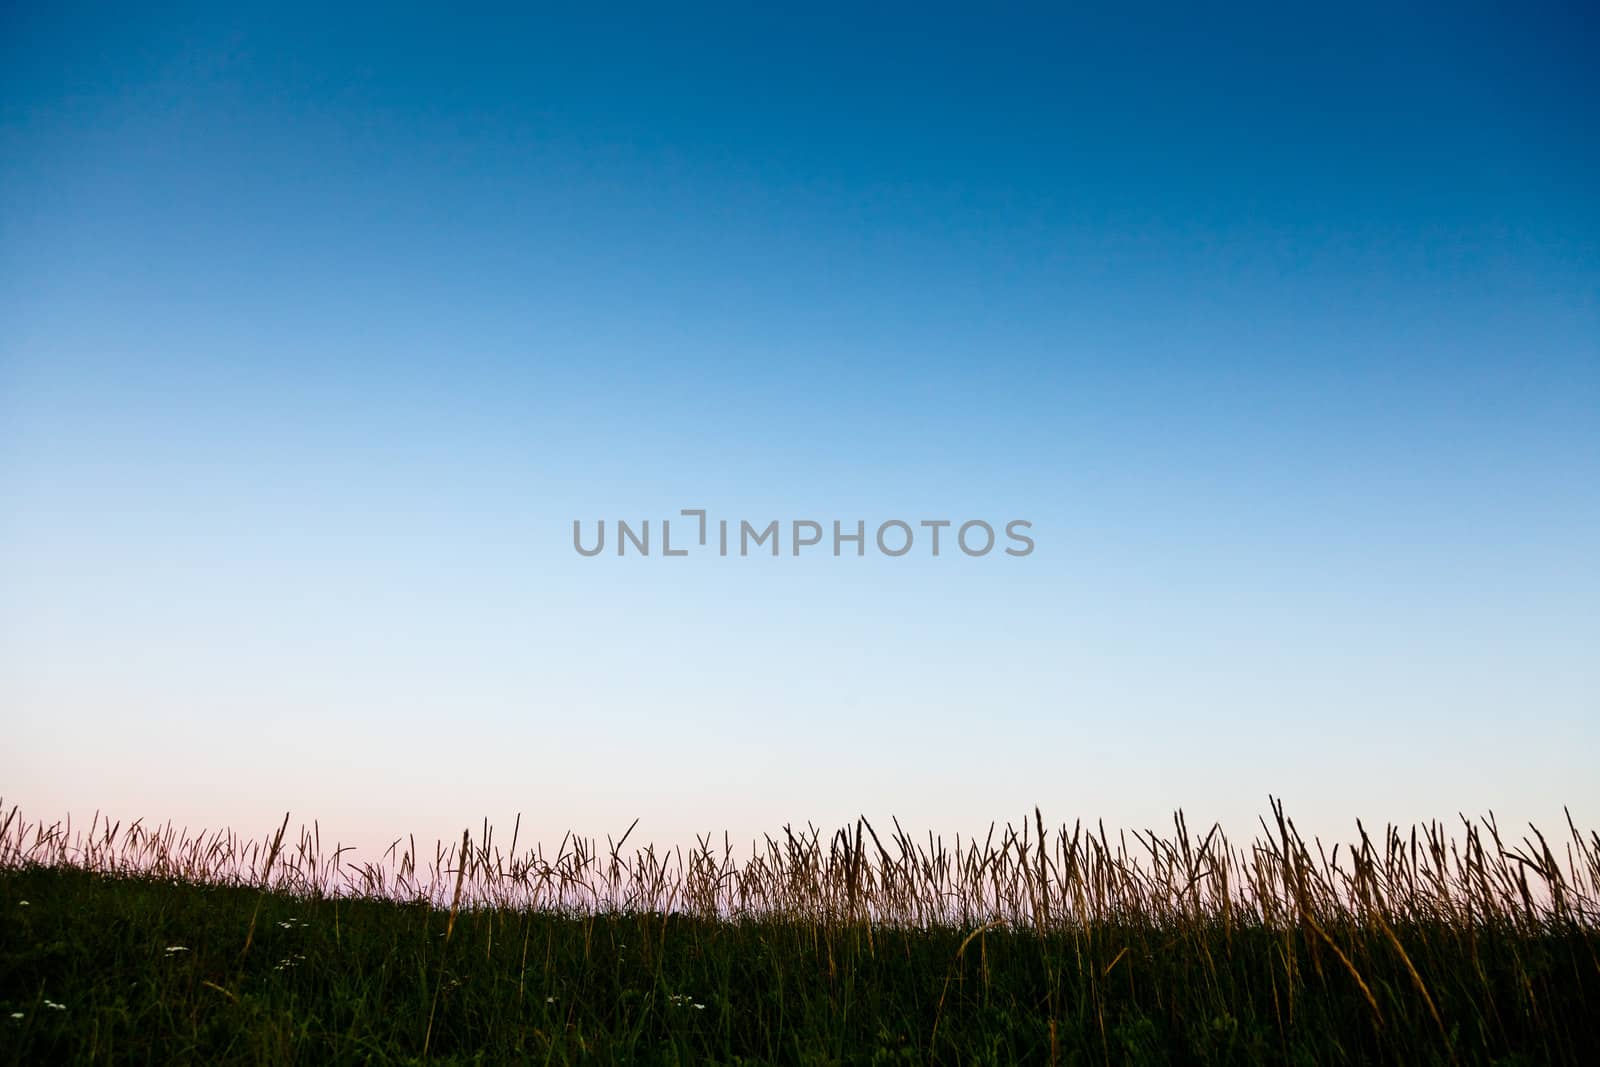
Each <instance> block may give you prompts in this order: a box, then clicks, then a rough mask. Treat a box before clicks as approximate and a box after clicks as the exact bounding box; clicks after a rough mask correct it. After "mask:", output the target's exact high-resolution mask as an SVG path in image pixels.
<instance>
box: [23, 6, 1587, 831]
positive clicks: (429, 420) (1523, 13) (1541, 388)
mask: <svg viewBox="0 0 1600 1067" xmlns="http://www.w3.org/2000/svg"><path fill="white" fill-rule="evenodd" d="M678 15H679V16H682V13H681V12H679V13H678ZM1596 44H1597V33H1596V27H1595V15H1594V13H1593V11H1592V10H1584V9H1583V8H1581V7H1580V6H1578V5H1574V6H1573V7H1572V8H1571V9H1570V10H1564V9H1560V8H1539V9H1527V10H1522V9H1512V8H1510V7H1503V8H1500V9H1485V8H1478V7H1475V6H1474V7H1471V8H1463V7H1462V6H1459V5H1449V6H1443V7H1441V8H1439V9H1438V11H1436V12H1434V13H1431V14H1403V13H1395V12H1393V11H1391V10H1388V7H1387V5H1384V6H1377V7H1372V8H1347V7H1344V6H1339V7H1336V8H1328V9H1325V10H1321V11H1315V12H1305V11H1298V12H1296V11H1289V10H1287V9H1284V8H1281V7H1280V6H1271V7H1265V8H1262V9H1260V10H1256V11H1248V12H1246V11H1243V10H1242V9H1241V10H1240V12H1239V13H1238V14H1237V16H1236V17H1234V18H1232V19H1230V20H1222V21H1219V19H1218V18H1217V16H1216V15H1215V14H1214V13H1203V12H1188V11H1185V10H1181V9H1179V10H1161V9H1159V8H1151V9H1145V10H1142V11H1140V12H1139V13H1138V14H1136V15H1129V16H1127V17H1112V16H1110V15H1099V14H1084V15H1081V16H1075V17H1072V18H1070V19H1065V18H1059V17H1055V18H1047V17H1044V16H1041V15H1039V14H1028V13H1016V12H1012V13H1008V14H1004V15H1001V14H990V15H981V16H980V15H976V14H965V15H962V14H957V13H954V12H949V11H937V10H930V9H928V8H926V7H923V6H919V7H910V6H907V7H903V8H898V9H894V10H892V11H887V12H886V13H885V14H883V15H882V16H881V17H873V18H867V17H864V16H862V15H860V14H858V13H850V12H847V11H839V12H835V13H832V14H826V15H824V14H815V15H810V16H805V17H798V16H794V17H782V18H779V17H773V18H763V17H760V16H758V15H755V14H752V13H751V12H750V11H748V10H744V9H730V10H725V11H714V10H713V9H709V8H708V9H701V14H700V15H699V16H698V17H696V18H694V19H689V18H687V17H673V16H666V15H662V14H660V13H657V14H656V15H653V16H650V17H637V18H621V17H617V18H612V19H607V20H593V21H591V20H586V19H583V18H579V17H575V16H571V15H564V16H561V17H554V16H552V17H541V18H527V19H521V20H513V21H507V20H503V19H490V18H478V19H463V20H450V21H446V20H444V19H443V18H442V16H439V15H437V14H434V13H409V12H402V13H399V14H396V13H394V12H393V11H390V10H388V9H382V10H380V9H376V8H374V9H373V10H371V11H369V12H366V13H359V14H349V15H337V16H334V15H329V14H328V13H327V12H324V11H322V10H320V9H318V8H303V9H291V8H289V7H287V6H284V5H274V6H272V7H271V8H269V9H266V10H263V11H261V12H258V13H255V14H249V13H246V14H225V13H220V12H217V11H213V10H210V9H209V7H202V8H197V9H195V10H193V11H190V12H188V13H182V12H175V11H174V9H163V14H162V15H161V16H160V18H159V19H154V20H152V17H151V16H149V15H144V16H136V15H134V14H132V13H127V12H115V11H109V10H104V9H73V8H70V7H66V6H62V7H56V6H51V7H50V8H49V9H44V8H42V7H40V8H39V9H37V10H18V9H15V8H13V9H11V10H9V11H8V12H6V13H5V14H4V15H0V499H3V500H4V504H3V507H0V709H3V716H4V743H3V746H0V796H3V797H4V800H5V802H6V804H8V805H9V804H12V803H18V804H21V805H22V806H23V809H24V811H25V812H26V813H27V814H29V815H30V816H31V817H41V816H43V817H48V818H54V817H57V816H59V815H63V814H66V813H67V812H69V811H70V812H73V813H76V814H78V815H79V816H80V817H81V816H84V815H87V814H88V813H89V812H91V811H93V810H95V809H96V808H99V809H101V810H108V811H111V812H114V813H115V814H117V815H119V816H123V817H133V816H138V815H143V816H146V817H149V818H156V819H167V818H171V819H174V820H177V821H179V822H186V823H188V824H190V825H218V824H232V825H234V826H236V827H238V828H239V829H241V830H245V831H247V832H259V831H264V830H266V829H269V828H270V827H272V826H275V825H276V823H277V821H278V819H280V818H281V816H282V812H283V811H284V810H286V809H292V810H293V812H294V813H295V816H296V820H297V821H298V820H300V819H304V820H308V821H309V820H310V819H312V818H316V819H320V820H321V824H322V826H323V828H324V835H325V837H334V836H341V837H342V838H343V839H344V840H358V841H363V842H369V843H370V842H376V841H380V840H381V841H383V842H387V841H388V840H389V839H391V838H393V837H395V836H398V835H399V834H402V833H406V832H413V831H414V832H416V833H417V834H418V835H419V836H424V835H430V836H431V835H433V834H438V835H440V836H444V837H449V836H451V835H452V834H454V833H458V832H459V828H460V827H462V826H464V825H473V826H476V825H477V824H478V822H479V821H480V820H481V819H482V818H484V817H488V818H489V819H490V820H491V821H493V822H495V823H497V824H501V825H503V826H505V827H506V828H507V829H509V823H510V822H511V820H512V818H513V816H514V814H515V813H516V812H519V811H520V812H522V813H524V822H523V827H524V829H523V833H524V837H525V838H526V837H527V836H528V834H529V833H530V830H531V832H532V833H533V834H534V835H536V836H540V837H544V838H546V839H548V840H552V841H553V840H554V839H556V838H558V837H559V836H560V833H561V832H562V831H563V830H565V829H567V828H569V827H571V828H575V829H577V830H579V831H581V832H584V833H587V834H601V835H603V834H605V833H607V832H612V833H616V832H620V830H621V829H623V828H625V827H626V826H627V824H628V823H629V822H630V821H631V820H632V819H633V818H634V817H635V816H642V818H643V821H642V822H641V824H640V827H641V828H640V831H639V833H640V834H641V835H643V836H644V837H647V838H652V839H655V840H658V841H663V842H669V841H678V840H683V839H684V838H686V837H687V836H688V835H690V834H692V833H694V832H706V831H711V832H715V833H717V834H718V835H719V836H720V833H721V831H722V830H724V829H728V830H731V831H732V832H733V833H734V835H735V838H736V839H738V838H739V837H741V836H744V837H748V835H750V834H752V833H755V832H758V831H762V830H775V829H777V828H779V827H781V825H782V824H783V823H784V822H789V821H794V822H799V823H803V822H805V821H806V820H812V821H815V822H817V823H819V824H821V825H824V826H831V825H836V824H838V823H841V822H843V821H845V820H849V819H853V818H854V816H855V815H856V814H858V813H862V812H864V813H866V814H867V815H869V816H870V817H874V818H878V819H882V820H885V821H886V820H887V818H888V816H889V815H890V814H894V815H897V816H898V817H899V818H900V820H901V821H902V823H904V824H906V825H907V826H908V827H917V828H933V829H937V830H944V831H947V832H954V831H957V830H962V831H967V830H971V829H973V828H974V827H978V828H981V827H984V826H986V825H987V824H988V822H989V820H991V819H996V818H998V819H1001V820H1005V819H1008V818H1009V819H1015V818H1017V817H1019V816H1021V815H1022V814H1023V813H1024V812H1026V811H1029V810H1031V808H1032V806H1033V805H1034V804H1038V805H1040V806H1041V807H1042V808H1043V809H1044V811H1045V814H1046V817H1047V818H1049V819H1065V820H1069V821H1070V820H1072V819H1075V818H1078V817H1080V816H1082V817H1085V818H1097V817H1104V818H1105V820H1106V821H1107V823H1108V824H1109V825H1112V826H1145V825H1156V826H1161V825H1164V824H1165V823H1166V822H1167V820H1168V817H1169V814H1170V812H1171V811H1172V809H1174V808H1176V807H1178V806H1180V805H1181V806H1183V807H1184V808H1185V809H1186V810H1187V811H1188V813H1189V816H1190V820H1191V822H1192V823H1194V822H1209V821H1210V820H1213V819H1222V820H1224V821H1225V822H1226V823H1227V824H1228V825H1230V826H1238V827H1240V828H1242V829H1245V830H1248V829H1249V828H1250V826H1251V825H1252V821H1253V818H1254V816H1255V815H1256V814H1257V813H1261V812H1264V811H1265V809H1266V797H1267V795H1268V794H1269V793H1272V794H1276V795H1279V796H1282V797H1284V798H1285V799H1286V800H1287V802H1288V805H1289V809H1290V811H1291V813H1294V814H1298V816H1299V818H1300V821H1301V823H1302V825H1309V826H1311V827H1313V828H1325V827H1327V828H1333V829H1336V830H1340V831H1344V830H1348V829H1349V828H1350V827H1352V826H1353V820H1354V818H1355V817H1357V816H1360V817H1362V818H1364V819H1366V820H1369V822H1376V823H1379V824H1381V823H1383V822H1385V821H1387V820H1395V821H1404V822H1409V821H1411V820H1413V819H1427V818H1434V817H1440V818H1449V817H1453V816H1454V814H1455V813H1456V812H1458V811H1462V812H1466V813H1468V814H1469V815H1470V814H1479V813H1482V812H1484V811H1486V810H1488V809H1490V808H1493V809H1495V810H1496V811H1497V812H1499V813H1500V814H1501V816H1502V818H1503V819H1504V818H1507V817H1510V818H1518V817H1534V818H1538V819H1539V820H1541V822H1551V821H1555V820H1559V818H1560V807H1561V805H1563V804H1568V805H1571V806H1572V809H1573V814H1574V816H1575V817H1577V818H1578V820H1579V822H1580V823H1582V824H1586V825H1589V826H1591V827H1592V826H1594V825H1595V824H1596V823H1600V784H1597V778H1596V776H1594V775H1593V774H1592V767H1593V763H1594V758H1595V753H1596V752H1597V751H1600V654H1597V651H1596V650H1600V566H1597V563H1596V560H1597V549H1600V195H1597V192H1596V190H1600V138H1596V136H1595V131H1596V130H1597V129H1600V91H1597V79H1596V76H1595V75H1594V73H1593V66H1592V64H1593V56H1594V53H1595V48H1596ZM685 507H705V508H709V509H711V511H712V514H713V516H714V517H718V516H720V517H728V518H732V519H735V520H737V519H740V518H747V519H750V520H752V521H757V520H759V521H760V522H763V523H764V522H765V521H767V520H770V519H774V518H776V519H781V520H785V521H787V520H790V519H796V518H813V519H818V520H822V521H824V522H827V521H831V520H833V519H841V520H845V521H847V522H850V521H853V520H855V519H857V518H860V519H865V520H868V522H869V523H876V522H879V521H882V520H884V519H889V518H903V519H906V520H910V521H913V522H914V521H916V520H919V519H923V518H950V519H954V520H956V521H958V522H959V521H961V520H965V519H971V518H982V519H987V520H989V521H991V522H994V523H996V524H997V525H998V524H1000V523H1003V522H1005V521H1006V520H1009V519H1012V518H1025V519H1028V520H1031V521H1032V522H1033V524H1034V535H1035V539H1036V541H1037V544H1038V548H1037V550H1036V551H1035V553H1034V554H1033V555H1032V556H1030V557H1028V558H1026V559H1010V558H1005V557H989V558H984V559H966V558H964V557H961V556H960V555H959V554H950V555H946V556H943V557H941V558H940V559H937V560H934V559H930V558H926V557H924V556H923V555H922V554H921V553H920V552H917V553H913V554H912V555H911V556H908V557H906V558H904V559H898V560H896V559H885V558H882V557H873V556H869V557H868V558H866V559H861V560H857V559H849V558H846V559H840V560H834V559H832V558H831V557H827V556H826V555H825V554H824V555H819V556H817V557H815V558H803V559H800V560H794V559H792V558H787V557H785V558H781V559H778V560H772V559H770V558H760V559H725V560H724V559H716V558H698V557H697V558H691V559H688V560H664V559H660V558H650V559H622V560H619V559H616V558H615V557H612V556H606V557H601V558H598V559H593V560H590V559H583V558H580V557H578V556H577V555H576V554H575V553H574V552H573V550H572V548H571V542H570V535H571V528H570V523H571V521H572V520H573V519H574V518H582V519H584V520H585V521H586V522H589V523H592V522H593V520H595V519H597V518H601V517H605V518H607V519H610V520H614V519H617V518H626V519H629V520H632V521H637V520H641V519H646V518H649V519H652V520H655V521H656V522H658V521H659V520H660V519H661V518H662V517H664V516H671V515H674V514H676V513H677V511H678V509H680V508H685Z"/></svg>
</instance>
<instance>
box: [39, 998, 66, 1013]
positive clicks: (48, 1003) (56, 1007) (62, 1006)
mask: <svg viewBox="0 0 1600 1067" xmlns="http://www.w3.org/2000/svg"><path fill="white" fill-rule="evenodd" d="M44 1006H45V1007H47V1008H49V1009H50V1010H51V1011H66V1010H67V1006H66V1005H65V1004H57V1003H56V1002H55V1001H53V1000H51V999H50V998H49V997H46V998H45V1001H44Z"/></svg>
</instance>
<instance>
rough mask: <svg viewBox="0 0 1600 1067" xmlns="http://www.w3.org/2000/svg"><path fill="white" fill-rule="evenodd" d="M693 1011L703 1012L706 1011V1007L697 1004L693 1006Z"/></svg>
mask: <svg viewBox="0 0 1600 1067" xmlns="http://www.w3.org/2000/svg"><path fill="white" fill-rule="evenodd" d="M694 1010H695V1011H705V1010H706V1006H705V1005H704V1004H698V1003H697V1004H696V1005H695V1006H694Z"/></svg>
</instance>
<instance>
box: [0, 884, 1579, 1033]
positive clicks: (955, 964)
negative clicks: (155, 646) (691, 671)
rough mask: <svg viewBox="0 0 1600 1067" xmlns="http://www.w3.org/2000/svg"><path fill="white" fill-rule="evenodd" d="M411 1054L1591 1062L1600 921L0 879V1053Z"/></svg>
mask: <svg viewBox="0 0 1600 1067" xmlns="http://www.w3.org/2000/svg"><path fill="white" fill-rule="evenodd" d="M24 901H26V902H27V903H26V904H24V903H23V902H24ZM252 931H253V932H252ZM447 931H448V936H446V935H447ZM247 942H248V948H246V945H247ZM179 946H181V948H179ZM1413 970H1414V971H1415V974H1413ZM1359 983H1364V984H1365V987H1366V990H1367V991H1370V997H1371V999H1369V997H1368V994H1367V992H1364V991H1363V989H1362V988H1361V985H1360V984H1359ZM51 1004H59V1005H61V1007H60V1008H55V1007H51V1006H50V1005H51ZM1435 1013H1437V1017H1436V1015H1435ZM15 1014H20V1016H21V1018H16V1017H14V1015H15ZM430 1017H431V1031H430ZM425 1047H426V1058H427V1059H429V1060H437V1061H439V1062H455V1063H506V1062H535V1063H545V1062H550V1063H566V1062H572V1061H588V1062H596V1063H612V1062H631V1063H767V1062H786V1063H885V1064H899V1063H906V1064H910V1063H927V1062H939V1063H961V1064H1008V1063H1051V1062H1059V1063H1095V1064H1105V1063H1193V1062H1221V1063H1254V1062H1272V1063H1283V1062H1288V1063H1349V1064H1359V1063H1369V1062H1394V1063H1407V1064H1427V1063H1451V1062H1462V1063H1503V1064H1523V1063H1529V1064H1531V1063H1549V1062H1562V1063H1584V1062H1594V1061H1593V1059H1592V1057H1593V1056H1594V1055H1595V1054H1596V1050H1597V1049H1600V935H1597V933H1596V932H1595V930H1594V929H1593V928H1592V927H1590V926H1588V925H1587V924H1579V923H1576V922H1573V923H1570V924H1567V925H1565V926H1563V925H1562V924H1559V923H1554V924H1547V925H1545V926H1543V927H1542V928H1530V927H1527V926H1519V925H1516V924H1511V923H1504V922H1496V921H1489V922H1471V923H1466V922H1450V921H1445V920H1442V919H1441V920H1438V921H1432V922H1430V921H1424V920H1418V919H1413V920H1408V921H1404V922H1396V923H1393V924H1385V923H1378V922H1369V923H1365V924H1361V923H1357V922H1355V921H1351V922H1349V923H1347V924H1344V925H1331V926H1330V925H1328V923H1327V922H1323V923H1320V924H1319V923H1316V922H1315V921H1314V920H1306V921H1303V922H1299V923H1288V924H1280V925H1275V926H1269V925H1267V924H1265V923H1263V922H1262V921H1261V920H1260V919H1259V918H1257V917H1253V916H1241V917H1240V918H1239V919H1238V920H1236V921H1234V922H1231V923H1230V922H1224V921H1221V920H1219V919H1216V918H1197V919H1196V920H1195V921H1193V922H1190V923H1187V924H1180V923H1173V922H1170V921H1144V922H1132V923H1117V922H1110V921H1099V922H1091V923H1088V924H1084V925H1081V926H1072V925H1058V926H1057V927H1054V928H1051V929H1050V930H1049V931H1048V932H1047V933H1044V934H1041V933H1040V932H1039V931H1038V930H1037V929H1035V928H1034V927H1030V926H1025V925H1020V924H1011V923H1007V924H997V925H995V926H993V927H991V928H988V929H985V930H982V931H981V932H975V931H974V930H972V929H970V928H968V929H956V928H935V929H931V930H914V929H909V928H904V927H900V928H893V927H887V926H875V927H872V928H870V929H869V928H868V927H867V926H866V925H864V924H863V923H860V922H848V921H822V920H809V919H793V920H787V921H786V920H782V919H778V918H767V919H762V920H749V921H743V922H730V921H720V920H715V919H698V918H689V917H686V916H680V915H671V916H666V917H663V916H662V915H661V914H659V913H637V914H628V915H598V916H588V917H575V916H570V915H568V916H562V915H557V914H554V913H552V912H550V911H547V910H525V909H516V908H511V907H494V908H482V909H467V910H462V911H461V912H460V913H459V914H458V915H456V917H455V919H454V924H453V927H452V925H451V915H450V912H449V911H448V910H447V909H435V908H432V907H428V906H424V905H417V904H403V903H395V902H392V901H386V900H375V899H349V898H341V897H336V896H328V897H321V898H316V897H306V896H295V895H292V894H288V893H282V892H268V893H263V892H260V891H258V890H255V889H250V888H245V887H240V886H228V887H223V886H211V885H202V884H196V883H192V882H188V881H177V880H174V879H171V878H159V879H158V878H153V877H145V876H141V877H123V876H115V875H106V874H99V873H92V872H89V871H84V870H81V869H76V868H73V867H70V866H68V867H63V866H34V865H27V866H21V867H14V868H10V869H4V870H0V1063H8V1064H9V1063H15V1064H36V1063H53V1062H85V1063H87V1062H119V1063H148V1064H168V1063H208V1064H209V1063H262V1064H295V1063H300V1064H328V1063H390V1062H394V1063H412V1062H420V1061H422V1060H423V1059H424V1049H425Z"/></svg>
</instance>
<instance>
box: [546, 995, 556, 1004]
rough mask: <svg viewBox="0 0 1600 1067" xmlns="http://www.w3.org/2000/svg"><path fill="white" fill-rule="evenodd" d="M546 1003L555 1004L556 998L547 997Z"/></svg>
mask: <svg viewBox="0 0 1600 1067" xmlns="http://www.w3.org/2000/svg"><path fill="white" fill-rule="evenodd" d="M544 1002H545V1003H546V1004H554V1003H555V1002H556V998H555V997H545V998H544Z"/></svg>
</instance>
